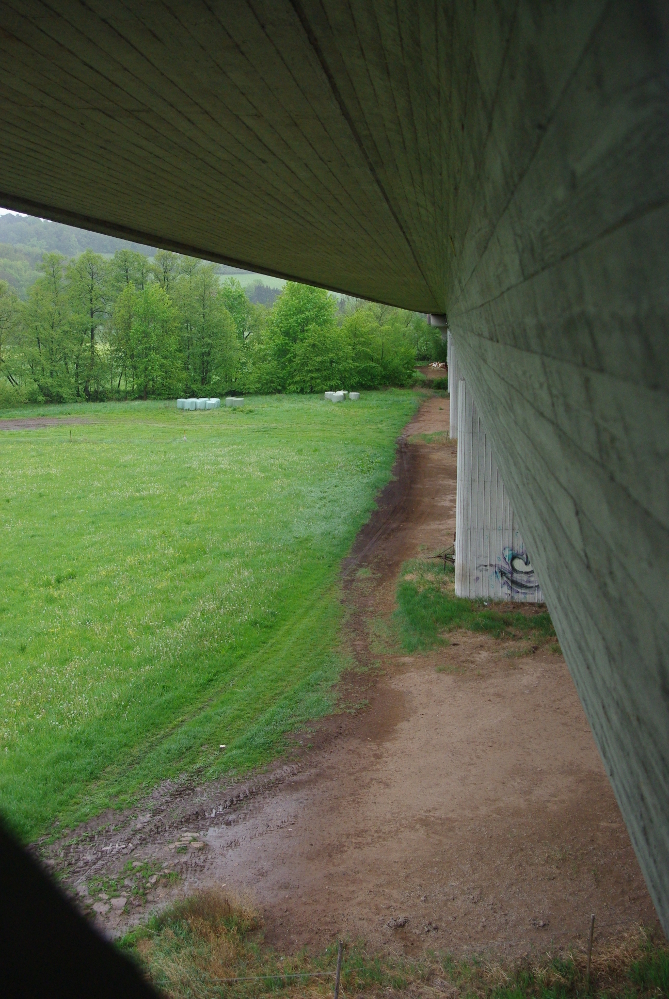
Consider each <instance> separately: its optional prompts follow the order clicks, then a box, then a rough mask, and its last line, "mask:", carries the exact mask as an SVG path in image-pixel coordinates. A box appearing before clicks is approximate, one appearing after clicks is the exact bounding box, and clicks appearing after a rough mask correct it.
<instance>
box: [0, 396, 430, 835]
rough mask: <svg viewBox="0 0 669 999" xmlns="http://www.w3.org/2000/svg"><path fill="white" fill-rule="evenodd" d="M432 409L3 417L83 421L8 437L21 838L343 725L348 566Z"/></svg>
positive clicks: (4, 599)
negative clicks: (316, 726)
mask: <svg viewBox="0 0 669 999" xmlns="http://www.w3.org/2000/svg"><path fill="white" fill-rule="evenodd" d="M418 402H419V398H418V397H417V396H416V394H415V393H411V392H402V391H388V392H378V393H366V394H364V395H363V397H362V399H361V400H360V401H359V402H358V403H348V402H347V403H344V404H339V405H332V404H331V403H328V402H325V401H324V400H322V399H320V398H309V397H307V398H303V397H295V396H287V397H269V398H254V399H252V400H249V404H248V406H247V407H246V408H245V409H243V410H228V409H220V410H211V411H208V412H194V413H190V412H181V411H177V410H176V408H175V406H174V403H157V402H148V403H128V404H100V405H79V406H71V407H67V406H58V407H55V406H50V407H33V408H31V409H30V410H28V409H22V410H21V411H20V413H17V411H16V410H14V411H12V412H11V413H10V412H6V413H0V417H5V418H6V417H10V416H13V417H16V416H19V417H22V418H24V417H27V416H36V415H44V416H66V415H69V416H73V417H78V418H83V419H86V420H90V421H91V422H90V423H83V424H75V425H60V426H57V427H48V428H39V429H32V430H11V431H0V539H1V540H0V649H1V652H2V656H1V660H0V671H1V675H0V681H1V682H0V811H1V812H2V814H3V815H4V816H5V817H6V818H7V819H8V820H9V822H10V823H11V825H12V826H13V827H14V829H16V830H17V831H18V832H19V834H20V835H21V836H22V837H24V838H25V839H29V838H31V837H34V836H36V835H38V834H40V833H42V832H44V831H46V830H48V829H49V827H50V826H51V824H52V823H53V822H54V820H58V821H59V822H60V823H61V826H62V825H69V826H71V825H73V824H74V823H76V822H78V821H80V820H82V819H85V818H86V817H87V816H90V815H91V814H94V813H95V812H97V811H99V810H101V809H102V808H104V807H105V806H107V805H109V804H110V803H111V804H116V805H122V804H125V803H127V802H129V801H131V800H132V799H133V797H135V796H137V795H138V794H140V793H142V792H144V791H146V790H148V789H150V788H151V787H153V786H155V785H156V784H157V783H159V782H160V781H162V780H164V779H167V778H176V777H179V776H180V775H184V774H197V776H198V779H206V778H209V777H215V776H217V775H220V774H223V773H225V772H236V773H239V772H241V771H243V770H245V769H248V768H250V767H252V766H255V765H258V764H261V763H263V762H264V761H266V760H268V759H269V758H270V757H271V756H272V755H273V754H275V753H277V752H279V751H280V750H281V749H282V747H283V746H284V745H285V734H286V732H287V731H289V730H290V729H291V728H294V727H295V725H297V724H299V723H301V722H303V721H304V720H306V719H307V718H310V717H315V716H318V715H320V714H323V713H324V712H326V711H327V710H328V709H329V708H330V706H331V687H332V684H333V683H334V681H335V680H336V678H337V676H338V675H339V672H340V671H341V668H342V666H343V664H344V659H343V656H342V652H341V650H340V647H339V625H340V620H341V609H340V605H339V601H338V591H337V585H338V584H337V580H338V568H339V563H340V560H341V558H342V557H343V556H344V555H345V554H346V552H347V550H348V548H349V546H350V545H351V543H352V541H353V538H354V537H355V534H356V531H357V530H358V528H359V527H360V526H361V524H362V523H363V522H364V521H365V520H366V518H367V517H368V515H369V513H370V511H371V509H372V506H373V501H374V495H375V493H376V491H377V490H378V489H379V488H380V487H382V486H383V485H384V484H385V483H386V482H387V480H388V478H389V474H390V470H391V467H392V464H393V459H394V450H395V439H396V437H397V436H398V434H399V433H400V431H401V429H402V427H403V426H404V424H405V423H406V422H407V420H408V419H409V418H410V417H411V415H412V413H413V412H414V410H415V408H416V405H417V403H418ZM220 744H225V745H226V749H225V750H220V749H219V746H220Z"/></svg>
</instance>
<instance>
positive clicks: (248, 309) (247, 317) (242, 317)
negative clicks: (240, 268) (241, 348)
mask: <svg viewBox="0 0 669 999" xmlns="http://www.w3.org/2000/svg"><path fill="white" fill-rule="evenodd" d="M221 298H222V301H223V304H224V305H225V307H226V309H227V310H228V312H229V313H230V315H231V316H232V319H233V322H234V324H235V330H236V332H237V338H238V340H239V343H240V344H243V343H244V340H245V339H246V338H247V337H248V335H249V333H251V332H252V318H253V315H254V309H253V306H252V305H251V303H250V302H249V300H248V298H247V297H246V293H245V291H244V289H243V288H242V286H241V284H240V283H239V281H238V280H237V278H234V277H229V278H226V279H225V280H224V281H222V282H221Z"/></svg>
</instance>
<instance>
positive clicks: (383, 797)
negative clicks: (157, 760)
mask: <svg viewBox="0 0 669 999" xmlns="http://www.w3.org/2000/svg"><path fill="white" fill-rule="evenodd" d="M447 430H448V401H447V400H442V399H439V398H431V399H428V400H427V401H426V402H425V404H424V405H423V406H422V408H421V410H420V411H419V413H418V415H417V416H416V417H415V419H414V420H413V421H412V423H411V424H409V426H408V427H407V428H406V429H405V432H404V434H403V436H402V438H401V439H400V441H399V443H398V454H397V463H396V466H395V476H394V479H393V481H392V482H391V483H390V485H389V486H388V487H387V489H386V490H385V491H384V493H383V495H382V496H381V497H380V501H379V506H378V509H377V511H376V512H375V514H374V515H373V517H372V518H371V520H370V521H369V523H368V524H367V525H366V527H365V528H364V529H363V530H362V531H361V533H360V535H359V537H358V539H357V541H356V544H355V546H354V548H353V551H352V552H351V555H350V557H349V558H348V559H347V560H346V561H345V563H344V565H343V568H342V589H343V600H344V603H345V607H346V610H347V624H346V630H347V635H348V640H349V642H350V646H351V650H352V652H353V654H354V657H355V662H356V666H355V668H354V669H352V670H351V671H350V672H349V673H348V674H347V675H346V676H345V677H343V678H342V682H341V684H340V690H339V710H338V712H337V713H336V714H334V715H332V716H330V717H329V718H327V719H324V720H322V721H320V722H318V723H315V724H314V725H313V726H311V727H310V728H308V729H307V730H305V731H304V732H302V733H299V734H298V735H297V736H296V737H295V739H294V749H293V751H292V752H291V754H290V755H289V757H288V758H287V759H285V760H284V761H282V762H281V763H280V764H279V765H278V766H276V767H275V769H273V770H271V771H268V772H267V773H263V774H260V775H257V776H255V777H254V778H252V779H250V780H248V781H246V782H239V783H238V784H236V785H233V786H230V785H229V784H228V785H226V784H224V783H223V782H215V783H211V784H207V785H204V786H201V787H193V786H192V785H181V786H178V785H174V784H168V783H166V784H165V785H164V786H163V787H161V788H158V789H157V790H156V791H155V792H154V794H153V795H152V796H151V797H150V798H149V799H147V800H146V801H145V802H143V803H142V807H141V809H139V810H137V809H135V810H134V811H132V812H128V813H125V814H122V815H121V814H119V813H113V814H111V813H110V814H107V815H103V816H100V817H99V818H98V819H97V820H95V821H94V822H92V823H89V824H88V825H87V826H86V827H82V828H81V829H79V830H77V831H76V834H75V835H72V836H69V837H67V839H63V840H61V841H59V842H57V843H53V844H51V845H46V844H42V845H41V846H40V847H39V852H40V853H41V855H42V857H43V858H44V859H45V860H46V862H47V863H48V864H49V865H50V866H52V867H55V868H57V869H58V870H59V871H60V872H61V874H62V875H63V877H64V880H65V882H66V883H67V884H69V886H70V887H71V889H72V891H73V892H75V893H76V894H77V896H78V898H79V900H80V904H81V905H82V906H83V907H84V908H85V909H86V910H87V911H89V912H90V911H91V908H92V905H93V904H96V906H97V909H98V914H97V916H96V918H97V919H98V922H99V924H100V925H101V927H103V928H104V929H105V930H106V931H107V932H110V933H112V934H118V933H120V932H122V931H123V930H124V929H126V928H127V927H128V926H130V925H132V924H134V923H136V922H138V921H140V920H141V919H144V918H146V913H147V911H150V910H151V909H155V908H156V907H160V906H162V905H164V904H166V903H167V902H169V901H170V900H171V899H172V898H174V897H177V896H178V895H181V894H187V893H190V892H192V891H194V890H197V889H200V888H204V887H208V886H211V885H219V886H221V885H224V886H226V888H227V890H229V891H232V892H234V893H236V894H238V895H240V896H243V897H244V898H246V899H248V900H250V901H251V902H252V903H253V904H254V905H255V906H256V907H257V908H258V909H259V910H260V911H261V913H262V914H263V917H264V921H265V927H266V936H267V939H268V940H269V941H270V942H272V943H274V944H275V945H276V946H277V947H279V948H280V949H281V950H282V951H284V952H285V951H293V950H297V949H299V948H301V947H303V946H307V947H309V948H314V949H317V948H321V947H323V946H324V945H325V944H328V943H330V942H331V941H332V940H333V939H334V938H336V937H337V936H341V935H346V936H348V937H349V938H355V937H362V938H364V939H366V940H367V941H368V942H369V943H370V945H372V946H374V947H377V948H381V949H385V950H390V951H403V952H405V953H409V954H414V953H418V952H420V951H421V950H422V949H423V948H426V947H429V948H432V949H438V950H448V951H450V952H453V953H462V952H465V951H470V950H475V951H483V952H495V953H497V954H500V955H502V956H517V955H520V954H524V953H527V952H529V951H531V950H533V949H544V950H545V949H547V948H551V947H566V946H570V945H573V944H576V945H578V944H579V943H580V942H583V941H584V939H585V935H586V932H587V929H588V925H589V918H590V913H591V912H594V913H596V915H597V924H596V925H597V931H596V942H597V941H601V940H603V939H611V938H615V937H618V936H619V935H623V934H625V933H626V932H628V931H629V930H630V929H632V928H633V927H635V926H638V924H640V923H643V924H645V925H652V926H657V925H658V924H657V919H656V916H655V912H654V909H653V906H652V903H651V900H650V897H649V895H648V892H647V889H646V887H645V884H644V881H643V878H642V876H641V872H640V870H639V867H638V864H637V861H636V859H635V856H634V853H633V851H632V847H631V845H630V840H629V837H628V834H627V831H626V829H625V826H624V823H623V821H622V818H621V815H620V811H619V809H618V806H617V804H616V801H615V798H614V796H613V792H612V790H611V787H610V784H609V782H608V780H607V777H606V774H605V771H604V767H603V765H602V762H601V759H600V757H599V755H598V752H597V749H596V747H595V745H594V742H593V738H592V735H591V732H590V729H589V726H588V723H587V721H586V719H585V716H584V714H583V710H582V708H581V706H580V703H579V701H578V698H577V695H576V692H575V689H574V685H573V683H572V681H571V678H570V676H569V672H568V670H567V667H566V665H565V662H564V660H563V658H562V656H561V655H560V654H559V650H558V651H556V646H555V645H552V646H551V645H544V646H542V647H540V648H538V649H537V648H536V646H530V645H529V643H527V642H524V641H517V642H515V641H499V640H496V639H493V638H488V637H486V636H480V635H475V634H472V633H468V632H458V633H454V634H452V635H451V642H450V644H449V645H447V646H445V647H440V648H439V649H437V650H435V651H433V652H430V653H425V654H419V655H411V656H408V655H404V654H402V653H401V652H400V651H398V649H397V646H396V645H395V644H394V641H393V639H392V633H391V631H390V630H389V624H388V622H389V616H390V615H391V614H392V610H393V606H394V594H395V587H396V582H397V576H398V573H399V571H400V567H401V565H402V563H403V562H404V561H405V560H406V559H409V558H413V557H416V556H418V555H420V554H435V553H437V552H439V551H442V550H443V549H444V548H445V547H447V546H448V545H449V544H450V543H452V539H453V532H454V529H455V474H456V447H455V443H454V442H452V441H450V440H449V439H448V437H447ZM435 433H436V434H438V435H439V436H438V437H437V438H430V437H429V436H428V437H427V439H426V438H425V437H424V436H423V435H433V434H435ZM435 565H439V563H438V562H435ZM189 840H190V843H189ZM129 860H130V861H133V862H136V863H139V862H143V861H149V862H150V863H151V864H155V865H156V866H157V865H164V867H163V870H165V871H173V872H176V873H177V874H178V875H180V879H179V880H178V882H177V883H176V884H172V883H170V882H168V880H167V879H166V878H165V877H164V876H159V877H158V879H157V880H156V881H155V882H154V883H153V884H152V885H148V884H147V885H146V890H147V891H146V896H145V900H144V901H142V900H140V899H136V900H135V904H134V905H133V900H132V898H131V896H130V894H129V889H126V890H127V891H128V899H127V904H126V906H125V908H123V907H121V908H119V907H118V904H119V903H117V907H116V908H113V907H112V905H111V897H110V900H109V901H107V900H103V901H102V904H101V903H100V900H99V897H97V896H92V895H90V894H89V893H88V885H89V883H90V880H91V878H92V877H95V876H97V877H100V876H103V875H104V876H107V877H119V874H120V872H121V870H122V868H123V867H124V865H126V864H127V863H128V861H129ZM123 891H124V889H123V887H122V884H121V887H119V890H118V892H117V893H116V894H119V893H122V892H123ZM398 924H401V925H398Z"/></svg>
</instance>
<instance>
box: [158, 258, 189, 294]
mask: <svg viewBox="0 0 669 999" xmlns="http://www.w3.org/2000/svg"><path fill="white" fill-rule="evenodd" d="M183 259H186V260H189V259H191V258H189V257H186V258H183V257H180V256H179V254H178V253H171V252H170V251H169V250H158V252H157V253H156V255H155V257H154V258H153V263H152V264H151V274H152V275H153V277H154V278H155V280H156V281H157V282H158V284H159V285H160V287H161V288H162V289H163V291H164V292H166V293H167V294H168V295H169V294H170V292H171V291H172V288H173V285H174V282H175V281H176V279H177V278H178V276H179V272H180V270H181V261H182V260H183Z"/></svg>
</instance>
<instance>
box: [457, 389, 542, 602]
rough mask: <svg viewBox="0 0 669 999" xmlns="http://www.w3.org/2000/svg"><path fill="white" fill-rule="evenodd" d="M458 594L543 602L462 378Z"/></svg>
mask: <svg viewBox="0 0 669 999" xmlns="http://www.w3.org/2000/svg"><path fill="white" fill-rule="evenodd" d="M451 401H452V396H451ZM455 594H456V596H458V597H468V598H469V599H477V598H479V597H482V598H483V599H486V600H515V601H522V602H523V603H535V604H538V603H543V599H544V598H543V594H542V592H541V587H540V585H539V580H538V579H537V574H536V572H535V571H534V566H533V565H532V562H531V559H530V557H529V554H528V552H527V549H526V547H525V543H524V541H523V538H522V536H521V532H520V524H519V523H518V518H517V517H516V516H515V515H514V512H513V509H512V507H511V503H510V502H509V495H508V493H507V491H506V489H505V488H504V483H503V482H502V477H501V475H500V474H499V469H498V468H497V463H496V461H495V457H494V455H493V452H492V447H491V443H490V437H489V435H488V434H486V432H485V428H484V426H483V423H482V420H481V417H480V416H479V414H478V411H477V409H476V404H475V402H474V398H473V396H472V393H471V391H470V390H469V388H468V387H467V383H466V382H465V381H464V379H461V380H460V383H459V385H458V474H457V503H456V513H455Z"/></svg>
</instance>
